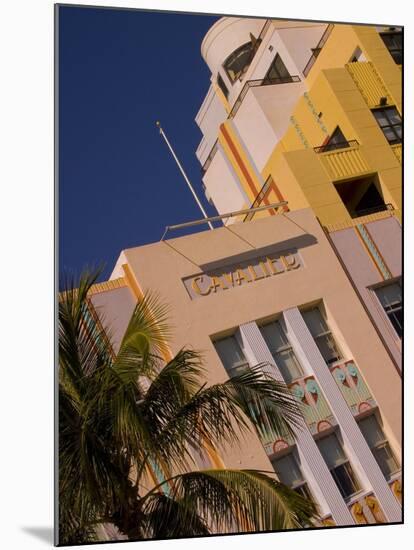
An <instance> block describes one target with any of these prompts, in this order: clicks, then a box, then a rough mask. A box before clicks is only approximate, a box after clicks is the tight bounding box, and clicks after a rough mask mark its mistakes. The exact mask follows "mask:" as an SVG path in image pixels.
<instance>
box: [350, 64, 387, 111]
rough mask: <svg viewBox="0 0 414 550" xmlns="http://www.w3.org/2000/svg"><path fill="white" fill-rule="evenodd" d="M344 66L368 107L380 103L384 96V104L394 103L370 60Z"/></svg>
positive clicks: (376, 105)
mask: <svg viewBox="0 0 414 550" xmlns="http://www.w3.org/2000/svg"><path fill="white" fill-rule="evenodd" d="M345 67H346V68H347V70H348V72H349V74H350V75H351V77H352V78H353V80H354V82H355V84H356V86H357V88H358V89H359V91H360V92H361V94H362V96H363V97H364V99H365V101H366V102H367V105H368V107H369V108H370V109H372V108H373V107H378V106H379V105H381V104H382V103H381V98H384V97H385V98H387V103H386V104H388V105H393V104H394V100H393V99H392V97H391V95H390V93H389V92H388V90H387V88H386V86H385V84H384V82H383V81H382V79H381V77H380V76H379V74H378V73H377V71H376V70H375V67H374V65H373V63H371V61H364V62H357V63H347V64H346V65H345Z"/></svg>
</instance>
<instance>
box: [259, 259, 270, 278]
mask: <svg viewBox="0 0 414 550" xmlns="http://www.w3.org/2000/svg"><path fill="white" fill-rule="evenodd" d="M259 265H260V267H261V268H262V272H263V275H264V276H265V277H270V273H269V272H268V270H267V266H266V264H265V263H264V262H259Z"/></svg>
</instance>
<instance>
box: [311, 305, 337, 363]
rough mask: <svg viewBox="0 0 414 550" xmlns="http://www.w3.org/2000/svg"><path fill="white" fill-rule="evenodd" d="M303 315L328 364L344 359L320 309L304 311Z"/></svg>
mask: <svg viewBox="0 0 414 550" xmlns="http://www.w3.org/2000/svg"><path fill="white" fill-rule="evenodd" d="M302 315H303V319H304V320H305V323H306V325H307V327H308V329H309V332H310V333H311V334H312V336H313V339H314V340H315V343H316V345H317V346H318V348H319V351H320V352H321V355H322V357H323V358H324V359H325V361H326V363H327V364H328V365H330V364H332V363H335V362H336V361H339V360H340V359H341V358H342V355H341V352H340V351H339V349H338V346H337V345H336V342H335V340H334V337H333V336H332V333H331V331H330V330H329V327H328V325H327V324H326V321H325V319H324V317H323V315H322V313H321V311H320V310H319V308H318V307H314V308H312V309H309V310H308V311H304V312H303V313H302Z"/></svg>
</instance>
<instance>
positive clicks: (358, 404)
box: [330, 361, 376, 416]
mask: <svg viewBox="0 0 414 550" xmlns="http://www.w3.org/2000/svg"><path fill="white" fill-rule="evenodd" d="M330 371H331V373H332V376H333V377H334V378H335V380H336V383H337V384H338V387H339V389H340V390H341V393H342V395H343V396H344V399H345V401H346V402H347V404H348V406H349V408H350V409H351V411H352V414H353V415H354V416H356V415H358V414H359V413H362V412H364V411H366V410H368V409H371V408H374V407H376V403H375V401H374V399H373V397H372V395H371V392H370V391H369V389H368V386H367V385H366V384H365V381H364V379H363V378H362V376H361V373H360V372H359V370H358V368H357V367H356V365H355V363H354V362H353V361H347V362H346V363H344V364H341V365H334V366H333V367H330Z"/></svg>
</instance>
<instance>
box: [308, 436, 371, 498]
mask: <svg viewBox="0 0 414 550" xmlns="http://www.w3.org/2000/svg"><path fill="white" fill-rule="evenodd" d="M330 437H334V438H335V440H336V442H337V444H338V446H339V448H340V450H341V451H342V454H343V455H344V458H343V459H342V461H341V462H340V463H339V464H336V465H335V466H332V467H330V466H329V465H328V463H327V461H326V459H325V456H324V454H323V453H322V451H321V449H320V447H319V443H320V442H321V441H323V440H325V439H328V438H330ZM316 444H317V446H318V449H319V452H320V453H321V455H322V458H323V460H324V462H325V464H326V467H327V468H328V470H329V473H330V474H331V476H332V479H333V480H334V481H335V484H336V486H337V487H338V490H339V492H340V493H341V496H342V498H343V499H344V500H345V502H347V501H349V500H352V498H353V497H354V496H355V495H357V494H358V493H359V492H360V491H361V482H360V481H359V479H358V476H357V475H356V474H355V472H354V469H353V468H352V463H351V461H350V460H349V458H348V455H347V454H346V452H345V449H344V448H343V445H342V443H341V441H340V439H339V437H338V434H337V430H333V431H332V432H331V433H329V434H328V435H324V436H323V437H320V438H318V439H317V440H316ZM339 468H344V469H345V471H346V473H347V476H348V478H349V480H350V481H351V485H352V486H353V487H354V491H353V492H352V493H350V494H349V495H347V494H345V491H344V489H343V488H342V487H341V485H340V482H339V480H340V478H339V477H338V476H337V475H335V474H334V472H336V470H337V469H339Z"/></svg>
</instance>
